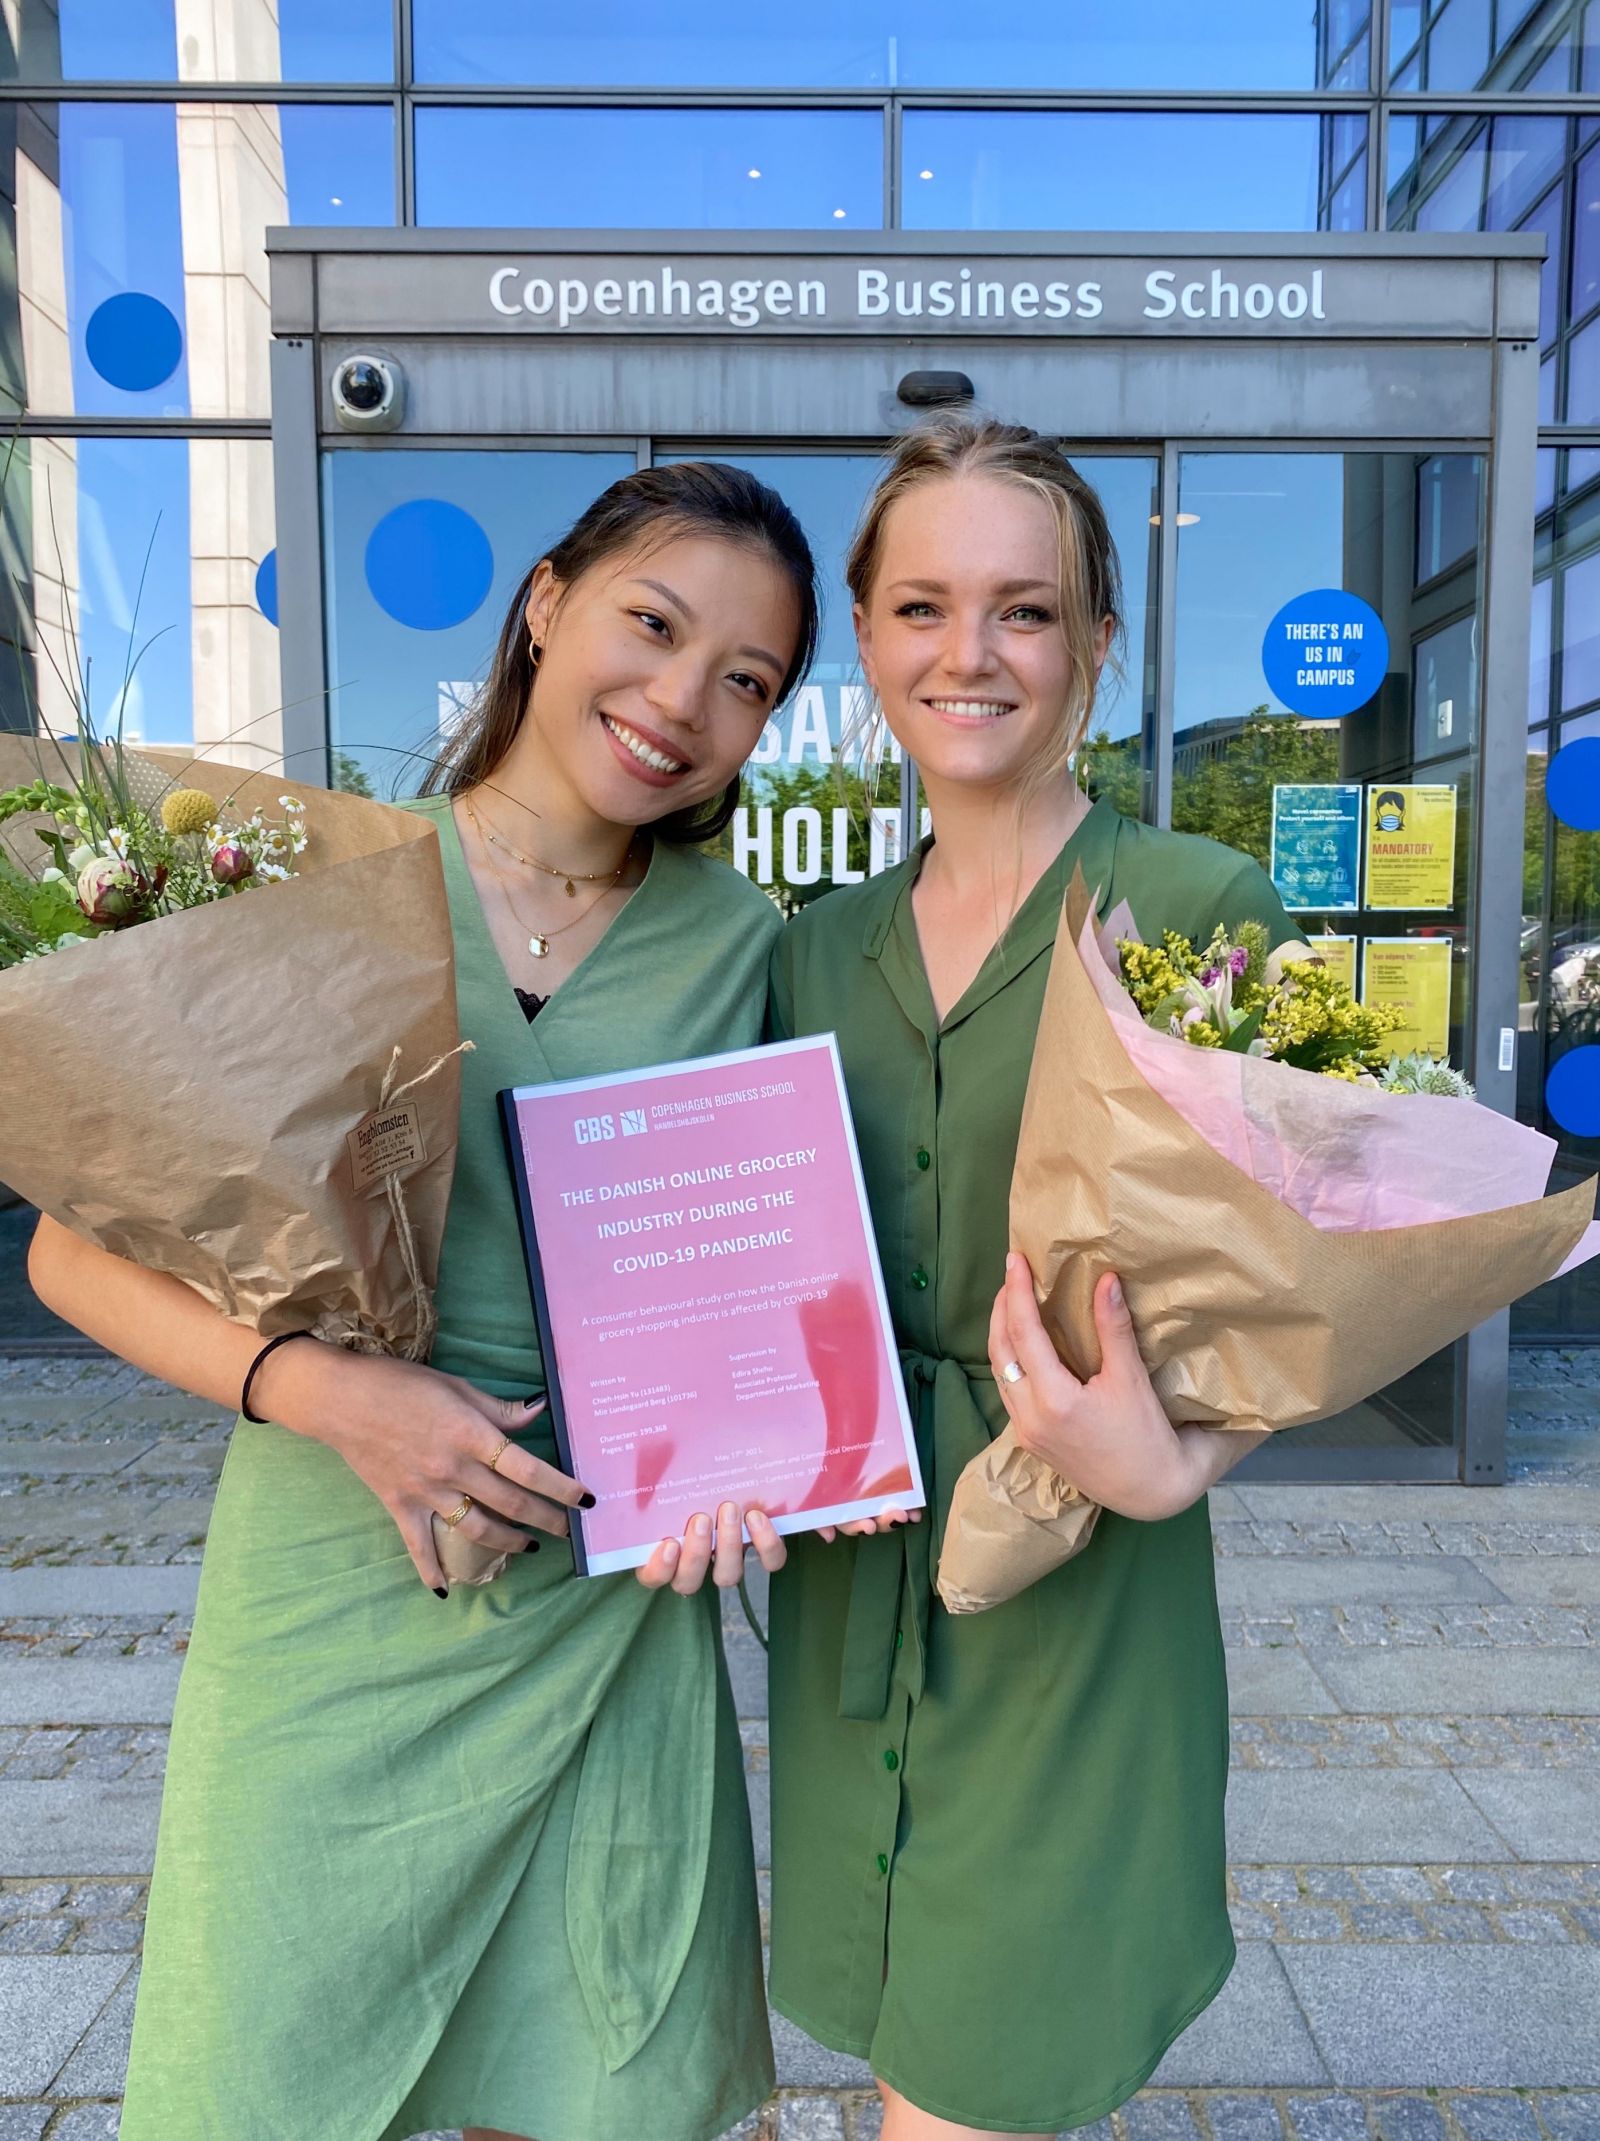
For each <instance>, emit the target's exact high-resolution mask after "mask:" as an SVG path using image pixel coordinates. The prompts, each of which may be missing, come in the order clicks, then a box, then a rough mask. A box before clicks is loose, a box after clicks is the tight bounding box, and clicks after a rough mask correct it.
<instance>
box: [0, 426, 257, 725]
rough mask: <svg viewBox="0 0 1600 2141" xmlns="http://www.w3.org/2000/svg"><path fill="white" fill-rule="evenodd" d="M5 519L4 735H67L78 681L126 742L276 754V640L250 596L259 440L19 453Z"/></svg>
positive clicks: (48, 442)
mask: <svg viewBox="0 0 1600 2141" xmlns="http://www.w3.org/2000/svg"><path fill="white" fill-rule="evenodd" d="M4 512H5V551H6V556H7V559H8V562H10V564H11V565H12V568H13V572H14V574H15V578H14V579H12V578H11V577H10V576H9V575H8V587H7V591H6V593H5V595H4V596H3V597H0V618H3V624H0V639H3V640H4V641H6V642H9V644H8V645H6V646H5V647H4V648H3V649H0V654H3V662H0V667H3V670H4V676H3V677H0V727H11V728H19V727H21V728H26V727H33V726H34V725H35V724H37V725H38V726H39V727H41V728H42V729H43V730H44V731H46V732H47V733H49V734H53V735H62V734H71V733H72V731H73V728H74V723H75V715H74V711H73V691H72V689H71V688H69V687H70V686H71V685H72V684H74V683H75V682H76V680H77V679H78V678H79V677H80V676H81V677H82V678H83V679H84V680H85V682H86V686H87V695H88V701H89V710H90V713H91V714H92V716H93V718H94V720H95V722H96V725H97V726H98V727H100V728H101V729H102V731H109V730H115V729H116V728H117V726H118V724H119V723H120V724H121V727H122V734H123V738H124V741H126V742H128V743H147V744H185V743H189V742H191V741H192V742H196V743H200V744H207V743H209V744H212V745H217V746H225V749H224V750H223V751H222V755H224V756H227V757H230V758H234V759H237V760H238V761H239V762H241V763H245V764H249V763H252V762H255V761H256V760H257V758H258V757H259V758H261V759H265V758H268V757H271V756H272V755H274V754H275V753H276V750H277V748H278V746H279V744H280V743H281V726H280V724H279V718H278V708H279V704H280V700H279V687H278V642H277V632H276V630H275V628H274V627H273V625H272V624H271V623H270V622H269V621H268V619H267V618H266V617H265V616H263V615H262V613H261V611H260V610H259V609H258V608H257V607H256V605H255V602H254V601H253V600H252V599H251V597H250V595H249V593H248V592H247V591H248V590H251V589H253V587H254V584H255V574H256V568H257V567H258V566H259V564H260V562H261V560H262V558H264V557H265V556H266V554H267V553H268V551H270V549H271V548H272V539H273V538H272V448H271V445H270V444H269V443H268V442H267V441H266V440H264V439H162V438H148V437H147V438H135V439H117V438H75V439H74V438H27V439H19V440H18V441H17V443H16V447H15V450H14V452H13V455H12V459H11V467H10V471H9V476H8V480H7V485H6V496H5V505H4ZM19 654H20V657H21V660H20V663H19V661H18V655H19Z"/></svg>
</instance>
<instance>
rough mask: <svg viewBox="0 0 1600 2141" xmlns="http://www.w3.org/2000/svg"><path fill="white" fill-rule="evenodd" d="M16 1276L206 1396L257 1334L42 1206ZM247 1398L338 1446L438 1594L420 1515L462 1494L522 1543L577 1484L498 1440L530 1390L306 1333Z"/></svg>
mask: <svg viewBox="0 0 1600 2141" xmlns="http://www.w3.org/2000/svg"><path fill="white" fill-rule="evenodd" d="M28 1277H29V1279H30V1280H31V1282H32V1284H33V1288H34V1291H35V1292H36V1293H37V1294H38V1296H39V1298H40V1300H41V1301H43V1303H44V1304H45V1306H46V1307H47V1308H49V1309H52V1310H54V1312H55V1314H56V1315H58V1316H60V1317H62V1318H64V1319H65V1321H66V1322H68V1323H71V1324H74V1325H75V1326H76V1327H77V1328H78V1329H79V1330H80V1331H83V1332H85V1333H86V1334H87V1335H88V1336H89V1337H90V1338H93V1339H95V1340H97V1341H98V1343H99V1344H101V1345H103V1346H105V1347H106V1348H107V1350H108V1351H110V1352H112V1353H116V1354H118V1355H120V1356H121V1358H122V1359H123V1360H126V1361H131V1362H132V1363H133V1365H134V1366H135V1367H137V1368H142V1369H144V1371H145V1372H146V1374H149V1375H157V1376H160V1377H161V1378H162V1380H163V1381H164V1382H169V1383H174V1384H176V1385H177V1386H178V1388H179V1389H181V1390H188V1391H192V1392H193V1393H194V1395H195V1396H196V1397H201V1398H207V1399H209V1400H210V1401H211V1403H213V1404H215V1405H224V1406H229V1407H235V1406H237V1405H238V1403H239V1394H240V1389H241V1386H242V1385H243V1382H244V1378H245V1374H246V1372H247V1371H248V1369H249V1366H250V1363H251V1362H252V1361H253V1360H254V1359H255V1357H256V1355H257V1353H258V1352H259V1351H260V1350H261V1340H260V1338H259V1337H258V1336H257V1334H256V1333H255V1332H254V1331H252V1330H248V1329H246V1328H245V1327H244V1326H243V1325H241V1324H237V1323H230V1322H229V1320H228V1318H227V1317H226V1316H224V1315H223V1314H222V1313H221V1311H220V1310H219V1309H215V1308H213V1307H212V1306H211V1304H210V1302H208V1301H206V1300H204V1299H203V1298H202V1296H201V1295H199V1294H197V1293H196V1292H195V1291H194V1290H193V1288H192V1287H188V1286H185V1285H184V1284H183V1282H182V1281H181V1280H179V1279H174V1278H172V1277H170V1276H169V1275H168V1274H166V1273H164V1272H157V1271H146V1270H145V1269H144V1268H143V1266H142V1265H139V1264H132V1263H129V1262H127V1261H126V1260H125V1259H124V1258H122V1257H119V1256H112V1255H111V1254H110V1252H109V1251H107V1250H105V1249H101V1248H97V1247H96V1246H95V1245H94V1243H92V1242H86V1241H81V1240H80V1239H79V1238H78V1236H77V1235H75V1234H73V1233H71V1232H69V1231H68V1229H67V1228H65V1227H63V1226H60V1225H58V1224H57V1223H56V1222H55V1221H54V1220H52V1219H41V1220H40V1222H39V1226H38V1229H37V1231H36V1232H35V1234H34V1238H33V1244H32V1247H31V1248H30V1250H29V1252H28ZM250 1403H251V1409H252V1411H254V1412H255V1413H257V1414H258V1415H259V1416H260V1417H261V1418H263V1419H268V1420H274V1421H276V1422H277V1423H278V1424H279V1425H280V1426H282V1427H285V1428H287V1429H289V1431H290V1432H291V1433H292V1434H297V1435H305V1436H308V1437H309V1438H310V1439H311V1440H312V1441H316V1442H325V1443H327V1444H328V1446H329V1447H330V1448H331V1449H334V1450H336V1451H337V1452H338V1453H339V1455H340V1456H341V1457H342V1458H343V1459H344V1461H345V1463H346V1464H347V1465H349V1467H350V1469H351V1470H352V1471H353V1472H354V1473H355V1474H356V1476H357V1477H358V1478H359V1479H361V1480H363V1481H364V1482H365V1483H366V1485H367V1486H368V1487H370V1488H371V1490H372V1492H373V1493H374V1494H375V1495H376V1496H377V1497H378V1499H379V1501H381V1502H382V1503H383V1505H384V1507H385V1508H386V1509H387V1510H388V1512H389V1514H390V1515H391V1516H392V1517H393V1519H394V1521H395V1524H396V1526H397V1527H398V1529H399V1532H400V1536H401V1538H402V1539H403V1540H404V1541H405V1545H406V1550H407V1552H408V1553H409V1554H410V1556H411V1559H412V1561H413V1562H414V1564H415V1565H416V1570H417V1574H418V1575H419V1576H420V1577H421V1578H422V1580H423V1582H424V1583H426V1584H427V1585H428V1586H429V1587H430V1588H431V1589H432V1590H434V1591H437V1592H438V1593H439V1594H440V1596H441V1597H442V1596H444V1595H446V1592H447V1588H448V1587H447V1586H446V1584H445V1579H444V1573H443V1571H442V1570H441V1568H440V1566H439V1561H438V1556H437V1553H436V1551H435V1547H434V1537H433V1518H434V1516H436V1515H437V1516H441V1517H442V1516H445V1515H446V1514H448V1513H449V1512H450V1511H451V1510H453V1509H455V1508H456V1507H457V1506H458V1505H459V1503H460V1501H461V1498H462V1496H463V1495H469V1496H470V1497H471V1499H472V1503H473V1507H472V1508H471V1509H470V1510H469V1512H468V1514H467V1515H466V1516H465V1517H464V1518H463V1519H462V1520H461V1526H460V1528H461V1532H462V1535H463V1537H465V1538H469V1539H474V1540H476V1541H477V1542H478V1543H479V1544H480V1545H483V1546H488V1547H491V1548H493V1549H495V1550H496V1551H498V1552H504V1553H520V1552H523V1551H526V1550H528V1548H529V1546H530V1537H529V1533H528V1532H527V1531H524V1530H519V1529H516V1528H515V1527H517V1526H522V1525H526V1526H531V1527H533V1528H534V1529H535V1530H536V1531H546V1532H551V1533H554V1534H555V1535H556V1536H558V1537H565V1535H566V1532H567V1528H568V1525H567V1515H566V1509H567V1507H569V1506H574V1505H581V1504H582V1503H583V1502H584V1500H585V1497H586V1493H587V1490H586V1489H585V1488H584V1487H583V1486H582V1485H580V1483H579V1482H578V1481H576V1480H571V1479H568V1478H567V1477H566V1476H565V1475H564V1474H563V1473H560V1472H558V1471H556V1470H555V1468H554V1467H553V1466H551V1465H547V1464H545V1463H543V1462H542V1461H541V1460H540V1459H539V1458H537V1457H535V1456H533V1455H531V1453H529V1452H528V1451H526V1450H524V1449H522V1448H521V1447H519V1445H518V1444H516V1443H514V1442H511V1443H503V1438H504V1437H506V1436H509V1435H513V1434H516V1433H518V1432H519V1431H520V1430H522V1429H524V1428H526V1427H527V1426H528V1425H529V1424H530V1422H531V1421H532V1420H533V1419H535V1418H536V1416H537V1415H538V1414H539V1413H540V1412H541V1411H542V1410H543V1407H544V1400H543V1399H542V1398H538V1399H530V1400H527V1401H519V1400H516V1399H512V1398H492V1397H490V1396H488V1395H487V1393H485V1392H484V1391H481V1390H475V1389H474V1388H473V1386H472V1385H471V1384H470V1383H468V1382H465V1381H463V1380H462V1378H461V1377H459V1376H453V1375H440V1374H439V1373H437V1372H436V1371H435V1370H434V1369H432V1368H423V1367H418V1366H416V1365H414V1364H412V1363H411V1362H408V1361H399V1360H389V1359H385V1358H382V1357H379V1356H375V1355H369V1354H359V1353H347V1352H345V1351H344V1350H343V1349H342V1348H341V1347H338V1346H332V1345H322V1344H319V1343H318V1342H317V1341H316V1340H315V1339H311V1338H307V1339H302V1340H297V1341H296V1343H295V1344H294V1345H292V1346H279V1347H278V1348H277V1349H276V1351H275V1352H273V1353H272V1354H270V1355H269V1356H268V1358H267V1359H266V1360H265V1361H264V1362H263V1363H262V1366H261V1371H260V1373H259V1374H258V1375H257V1377H256V1380H255V1383H254V1385H253V1387H252V1389H251V1393H250ZM531 1543H533V1544H537V1541H536V1540H534V1541H532V1542H531Z"/></svg>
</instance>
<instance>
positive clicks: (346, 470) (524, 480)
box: [322, 447, 634, 796]
mask: <svg viewBox="0 0 1600 2141" xmlns="http://www.w3.org/2000/svg"><path fill="white" fill-rule="evenodd" d="M633 466H634V458H633V456H632V455H631V454H617V453H533V452H528V453H473V452H432V451H426V450H424V451H418V452H413V453H363V452H362V451H361V450H360V449H359V448H351V447H345V448H342V449H339V450H336V451H334V452H331V453H328V454H325V455H324V457H323V464H322V495H323V530H324V533H323V572H324V577H325V584H326V601H327V648H328V689H329V699H328V704H329V708H330V716H329V719H330V726H331V733H332V743H333V760H334V777H335V781H336V783H337V785H339V786H341V787H347V788H349V787H362V786H364V787H365V788H366V790H367V792H369V793H371V794H375V795H380V796H404V795H414V794H415V793H416V791H417V789H418V787H419V786H420V785H421V782H422V777H423V774H424V773H425V771H426V769H427V767H428V765H429V764H430V763H431V762H432V760H433V758H434V757H435V755H436V754H437V751H438V748H439V743H440V740H441V738H442V737H443V736H444V735H446V734H448V732H449V730H450V729H451V728H452V727H453V726H454V724H455V723H456V722H457V721H459V719H460V718H461V714H462V712H463V710H464V709H465V708H466V707H467V706H468V705H470V703H471V701H472V697H473V694H474V693H475V692H476V690H477V689H478V687H479V686H480V685H481V684H482V682H483V679H484V677H485V676H486V675H487V673H488V665H489V660H490V657H491V655H492V654H493V652H494V643H495V638H496V635H497V634H498V632H499V629H500V623H501V619H502V617H503V615H504V613H505V608H506V605H507V604H508V603H509V602H510V600H511V597H512V594H513V592H514V591H515V589H516V587H517V584H518V582H519V581H520V580H521V578H522V576H523V574H524V573H525V572H526V571H527V570H528V568H529V566H530V565H532V564H533V563H534V562H535V561H536V560H537V559H538V557H539V556H540V555H541V554H542V552H543V551H544V550H546V549H547V548H549V546H550V545H551V544H552V543H553V542H554V541H555V539H556V538H557V537H558V536H559V535H560V534H561V533H562V532H563V531H564V530H565V529H566V528H567V527H568V526H569V525H570V524H571V523H572V521H574V520H575V519H576V518H577V516H578V514H579V513H581V512H582V511H583V509H584V507H585V506H586V505H588V504H589V502H590V500H591V499H593V498H594V497H596V496H597V495H598V494H599V493H600V492H601V491H603V490H604V489H605V487H606V485H607V484H608V483H614V482H615V481H616V479H617V478H618V477H619V476H625V475H627V474H628V472H629V471H630V470H631V469H632V468H633ZM419 506H420V507H423V508H433V509H435V510H434V511H433V512H432V514H431V515H430V514H429V513H427V512H424V513H422V514H418V513H417V512H416V511H415V510H414V509H416V508H418V507H419ZM408 508H410V509H413V510H412V512H411V515H410V518H409V520H408V521H407V522H406V523H404V524H403V525H404V526H406V527H409V528H410V529H411V530H412V532H413V536H414V537H415V536H416V535H417V534H419V533H420V534H421V535H422V536H423V537H425V536H426V533H427V529H428V525H429V522H430V518H431V520H432V521H434V522H438V523H441V524H443V525H445V526H446V527H447V528H448V530H450V531H451V532H452V533H453V535H454V538H455V554H454V557H452V555H451V553H450V551H449V550H448V549H447V550H446V552H445V554H444V557H443V563H444V565H445V566H446V567H449V566H450V565H451V564H452V563H458V562H459V560H460V553H461V551H462V549H463V548H464V547H465V545H464V544H463V543H462V541H461V535H462V533H463V528H464V523H468V524H470V526H467V527H466V528H465V531H464V532H465V533H466V535H467V537H468V539H469V541H470V543H471V545H472V547H473V548H474V550H477V549H479V548H482V549H483V550H484V551H486V565H487V570H486V571H485V573H484V575H483V577H482V578H481V580H478V581H476V582H474V584H473V585H471V586H470V587H468V588H467V590H466V593H465V595H464V597H463V600H462V602H461V603H460V604H459V605H458V610H460V609H465V614H464V615H462V616H460V621H459V622H457V623H455V624H452V625H447V626H443V627H440V628H438V629H429V628H427V623H426V620H431V619H434V618H436V617H437V616H438V614H439V605H438V602H437V599H436V598H437V594H438V589H437V586H436V585H434V584H432V583H433V578H434V575H433V574H432V573H431V571H430V564H429V559H428V555H427V545H426V542H425V541H414V542H413V544H412V547H411V552H410V554H411V562H412V568H413V576H414V577H413V581H412V584H411V585H410V586H409V587H408V586H407V585H406V584H405V583H404V581H403V580H402V581H401V583H400V584H397V583H396V579H395V577H394V572H393V571H390V572H385V573H384V574H382V575H381V576H380V577H379V578H378V581H377V590H378V591H376V592H375V590H374V584H373V581H372V580H371V579H369V577H368V573H369V560H368V545H369V543H370V542H371V540H372V536H373V533H374V530H375V529H377V528H378V526H379V524H380V522H382V521H383V520H384V519H385V517H386V516H387V515H390V514H393V513H395V512H397V511H401V512H404V511H405V510H406V509H408ZM474 531H475V532H474ZM397 569H398V570H399V571H400V572H401V573H402V574H403V572H404V569H405V566H404V554H403V553H402V557H401V559H400V560H399V561H398V566H397ZM374 570H376V564H374ZM380 594H381V597H382V599H381V600H380ZM468 604H470V607H468V606H467V605H468ZM397 613H398V614H397ZM408 618H410V619H412V620H415V621H411V622H408V621H406V620H407V619H408Z"/></svg>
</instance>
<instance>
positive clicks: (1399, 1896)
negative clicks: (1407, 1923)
mask: <svg viewBox="0 0 1600 2141" xmlns="http://www.w3.org/2000/svg"><path fill="white" fill-rule="evenodd" d="M1361 1885H1362V1887H1363V1888H1364V1889H1365V1890H1366V1892H1367V1894H1368V1895H1369V1896H1370V1897H1371V1899H1372V1901H1373V1902H1374V1903H1431V1902H1432V1901H1433V1883H1432V1882H1431V1881H1430V1880H1429V1879H1428V1876H1427V1875H1426V1874H1425V1873H1424V1872H1423V1871H1422V1869H1421V1868H1420V1867H1419V1866H1363V1867H1362V1869H1361Z"/></svg>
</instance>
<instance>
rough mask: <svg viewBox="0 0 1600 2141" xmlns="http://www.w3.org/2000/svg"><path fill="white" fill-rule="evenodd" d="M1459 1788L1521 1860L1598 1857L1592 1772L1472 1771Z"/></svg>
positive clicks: (1597, 1795) (1598, 1812) (1599, 1809)
mask: <svg viewBox="0 0 1600 2141" xmlns="http://www.w3.org/2000/svg"><path fill="white" fill-rule="evenodd" d="M1461 1788H1462V1790H1463V1791H1464V1792H1465V1793H1466V1794H1467V1797H1468V1798H1469V1799H1470V1800H1471V1801H1472V1803H1473V1804H1474V1806H1476V1807H1477V1808H1479V1810H1480V1811H1481V1812H1482V1813H1483V1814H1484V1815H1485V1816H1486V1818H1487V1819H1488V1820H1489V1821H1491V1822H1492V1823H1493V1824H1494V1826H1495V1828H1496V1830H1497V1831H1498V1832H1499V1834H1500V1835H1501V1836H1503V1837H1504V1838H1505V1840H1506V1842H1507V1843H1508V1844H1509V1845H1510V1846H1511V1849H1512V1850H1513V1851H1514V1852H1515V1853H1516V1854H1517V1856H1518V1857H1519V1858H1526V1859H1592V1858H1600V1778H1597V1777H1596V1775H1595V1773H1594V1771H1593V1770H1590V1769H1581V1770H1538V1771H1529V1770H1515V1769H1507V1770H1470V1771H1464V1772H1463V1773H1462V1777H1461Z"/></svg>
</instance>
